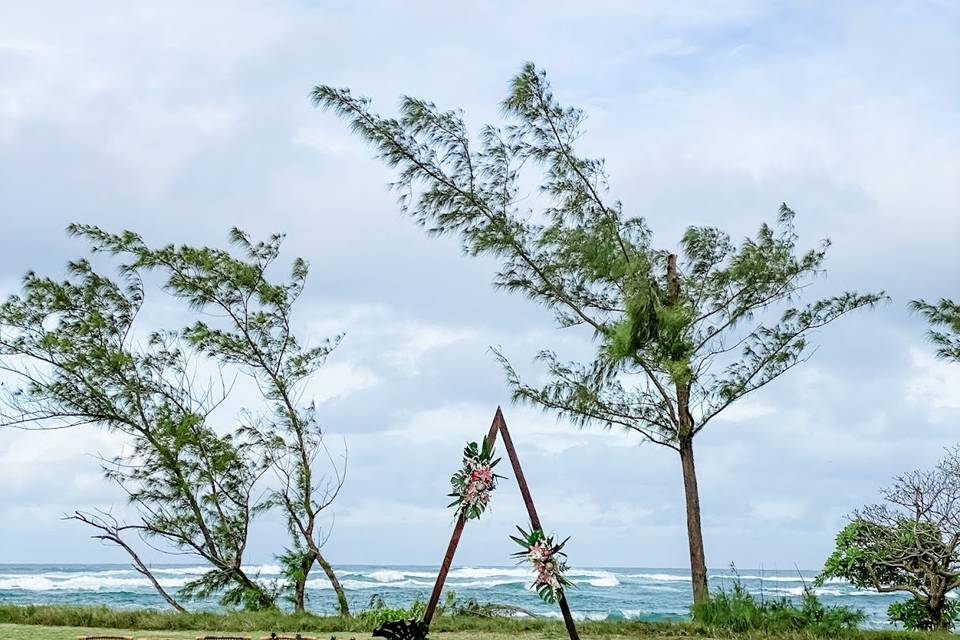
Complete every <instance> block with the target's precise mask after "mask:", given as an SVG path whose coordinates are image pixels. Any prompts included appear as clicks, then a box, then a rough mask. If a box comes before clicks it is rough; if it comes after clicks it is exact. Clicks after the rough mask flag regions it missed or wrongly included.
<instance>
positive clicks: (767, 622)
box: [690, 576, 866, 637]
mask: <svg viewBox="0 0 960 640" xmlns="http://www.w3.org/2000/svg"><path fill="white" fill-rule="evenodd" d="M690 611H691V613H692V615H693V620H694V622H696V623H698V624H700V625H703V626H705V627H707V628H715V629H726V630H729V631H736V632H745V631H761V632H765V633H786V632H798V631H804V632H810V633H811V634H813V635H817V636H826V637H836V636H839V635H842V634H844V633H847V632H850V631H853V630H855V629H857V628H858V627H859V626H860V625H861V624H862V623H863V621H864V620H865V619H866V615H865V614H864V613H863V611H862V610H860V609H852V608H850V607H839V606H838V607H827V606H824V605H823V603H822V602H820V600H819V598H817V596H816V594H814V593H813V591H812V590H810V589H808V588H807V587H806V586H804V590H803V595H802V597H801V599H800V602H799V604H797V603H795V602H793V601H792V600H790V599H788V598H774V599H770V600H766V599H757V598H756V597H755V596H754V595H753V594H751V593H750V592H748V591H747V590H746V588H745V587H744V586H743V583H742V582H741V581H740V577H739V576H737V577H735V578H734V581H733V588H732V589H730V590H729V591H728V590H727V589H724V588H723V587H721V588H720V589H718V590H717V591H715V592H714V593H713V595H712V596H711V598H710V600H708V601H707V602H701V603H697V604H694V605H693V606H692V607H691V609H690Z"/></svg>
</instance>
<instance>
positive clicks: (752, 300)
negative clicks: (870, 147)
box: [312, 64, 884, 598]
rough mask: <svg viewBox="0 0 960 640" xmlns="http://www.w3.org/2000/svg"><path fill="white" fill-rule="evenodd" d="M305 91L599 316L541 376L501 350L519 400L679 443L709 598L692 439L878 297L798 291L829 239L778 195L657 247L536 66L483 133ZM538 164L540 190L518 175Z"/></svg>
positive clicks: (558, 300)
mask: <svg viewBox="0 0 960 640" xmlns="http://www.w3.org/2000/svg"><path fill="white" fill-rule="evenodd" d="M312 96H313V100H314V102H315V103H316V104H317V105H319V106H322V107H325V108H328V109H331V110H333V111H335V112H336V113H337V114H338V115H340V116H341V117H343V118H344V119H346V120H348V121H349V123H350V124H351V126H352V127H353V130H354V131H355V132H356V133H357V134H358V135H359V136H360V137H362V138H364V139H365V140H367V141H368V142H369V143H371V144H372V145H373V147H374V148H375V149H376V150H377V153H378V155H379V156H380V158H381V159H382V160H383V161H384V162H385V163H386V164H387V165H388V166H390V167H392V168H394V169H395V170H396V180H395V181H394V182H393V183H392V187H393V189H394V190H395V191H396V192H397V195H398V200H399V205H400V207H401V209H402V210H403V211H404V212H405V213H406V214H408V215H409V216H411V217H412V218H413V219H414V220H415V221H416V222H417V223H419V224H420V225H422V226H424V227H425V228H426V229H427V230H428V231H429V232H430V233H435V234H446V235H454V236H456V237H458V238H459V240H460V242H461V243H462V246H463V249H464V250H465V252H467V253H468V254H470V255H488V256H493V257H495V258H496V259H497V261H498V262H499V265H500V268H499V271H498V272H497V274H496V276H495V277H494V284H495V285H496V286H498V287H501V288H504V289H507V290H509V291H514V292H518V293H521V294H523V295H525V296H527V297H528V298H530V299H531V300H533V301H535V302H537V303H539V304H542V305H544V306H545V307H547V308H548V309H550V310H551V311H552V312H553V315H554V318H555V320H556V322H557V324H558V325H559V326H560V327H586V328H588V329H589V330H590V332H591V333H592V334H593V337H594V339H595V342H596V343H597V346H596V353H595V356H594V357H593V358H592V359H591V360H590V361H588V362H566V361H564V360H563V359H561V358H560V357H559V356H558V355H557V354H556V353H554V352H553V351H550V350H544V351H542V352H541V353H540V355H539V359H540V360H541V361H542V362H543V363H544V365H545V366H546V368H547V371H548V380H547V381H546V383H545V384H541V385H536V386H534V385H531V384H528V383H526V382H524V381H523V380H522V379H521V377H520V375H519V374H518V373H517V372H516V370H515V369H514V367H513V366H512V365H511V364H510V362H509V361H508V360H507V358H506V357H505V356H504V355H503V354H501V353H499V352H498V353H497V355H498V356H499V357H500V360H501V362H502V364H503V366H504V368H505V371H506V375H507V378H508V380H509V382H510V383H511V384H512V386H513V389H514V395H515V397H516V398H517V399H519V400H523V401H529V402H532V403H534V404H537V405H539V406H541V407H543V408H545V409H549V410H552V411H554V412H556V413H558V414H559V415H562V416H565V417H567V418H569V419H571V420H572V421H574V422H575V423H577V424H579V425H587V424H598V425H601V426H603V427H607V428H611V427H622V428H625V429H628V430H632V431H635V432H637V433H639V434H640V435H641V436H643V437H644V438H646V439H647V440H649V441H651V442H654V443H657V444H660V445H663V446H666V447H669V448H671V449H674V450H676V451H677V452H678V453H679V454H680V457H681V459H682V460H683V461H684V465H683V468H684V479H685V490H686V492H687V496H686V502H687V505H688V506H690V507H691V509H692V512H691V511H689V510H688V518H689V520H688V522H689V523H690V526H689V528H688V532H689V533H690V535H691V556H692V558H694V559H693V560H692V564H693V565H695V568H694V575H693V577H694V581H693V584H694V591H695V596H696V597H697V598H705V597H707V583H706V565H705V562H704V560H703V557H702V556H703V554H702V544H701V542H700V539H699V537H700V534H699V529H700V527H699V497H698V494H697V486H696V479H695V470H694V464H693V449H692V440H693V438H694V437H695V436H696V435H697V434H698V433H699V432H700V431H701V430H702V429H703V428H704V427H705V426H706V425H707V424H708V423H709V422H710V421H711V420H712V419H713V418H715V417H716V416H717V415H718V414H720V413H721V412H722V411H724V410H725V409H726V408H727V407H729V406H730V405H731V404H732V403H734V402H736V401H737V400H738V399H740V398H742V397H744V396H745V395H747V394H749V393H751V392H753V391H756V390H758V389H760V388H762V387H764V386H765V385H767V384H769V383H770V382H772V381H773V380H775V379H776V378H778V377H779V376H781V375H782V374H784V373H785V372H787V371H788V370H790V369H792V368H793V367H795V366H796V365H798V364H800V363H801V362H803V361H804V360H805V359H806V358H808V357H809V355H810V354H811V353H812V344H811V341H810V336H811V335H812V334H813V333H814V332H815V331H816V330H817V329H820V328H822V327H824V326H826V325H827V324H830V323H831V322H833V321H834V320H836V319H838V318H840V317H841V316H843V315H845V314H847V313H849V312H851V311H853V310H855V309H859V308H862V307H869V306H872V305H875V304H877V303H878V302H880V301H881V300H883V299H884V295H883V294H882V293H869V294H860V293H855V292H846V293H842V294H840V295H836V296H833V297H827V298H823V299H820V300H815V301H812V302H806V303H803V302H802V301H801V298H802V293H803V292H804V290H805V289H806V288H807V287H808V286H809V285H811V284H812V283H813V282H814V280H815V279H816V277H817V276H818V275H819V274H820V273H821V271H822V269H823V264H824V261H825V258H826V252H827V248H828V246H829V243H828V242H826V241H824V242H822V243H821V244H820V245H819V246H817V247H816V248H813V249H807V250H803V249H801V248H800V247H799V246H798V237H797V234H796V232H795V229H794V218H795V215H794V212H793V211H792V210H791V209H790V208H789V207H787V206H786V205H782V206H781V207H780V211H779V215H778V216H777V220H776V222H775V223H774V224H772V225H766V224H765V225H762V226H761V227H760V229H759V231H758V232H757V233H756V234H755V236H754V237H751V238H746V239H744V240H743V241H741V242H740V243H735V242H734V241H733V240H732V239H731V238H730V237H729V235H728V234H727V233H725V232H723V231H721V230H720V229H717V228H715V227H710V226H704V227H690V228H689V229H688V230H687V231H686V233H685V234H684V235H683V237H682V238H681V241H680V255H679V258H678V257H677V256H674V255H672V253H671V252H670V251H669V250H666V249H660V248H657V247H655V246H654V244H653V239H652V236H651V233H650V230H649V229H648V227H647V224H646V222H645V221H644V220H643V219H642V218H639V217H632V216H628V215H625V214H624V210H623V205H622V204H621V203H620V202H619V201H617V200H612V199H610V197H609V193H608V182H607V173H606V171H605V169H604V162H603V160H599V159H594V158H587V157H583V156H581V155H579V154H578V153H577V152H576V150H575V143H576V142H577V140H578V139H579V138H580V136H581V135H582V134H583V129H582V125H583V122H584V119H585V116H584V114H583V112H582V111H581V110H579V109H576V108H573V107H564V106H562V105H561V104H560V103H559V102H558V101H557V99H556V98H555V97H554V94H553V91H552V89H551V87H550V84H549V82H548V81H547V78H546V75H545V74H544V73H543V72H542V71H540V70H538V69H536V68H535V67H534V66H533V65H532V64H527V65H525V66H524V67H523V69H522V71H521V72H520V73H519V74H518V75H517V76H516V77H515V78H514V79H513V81H512V83H511V85H510V91H509V95H508V96H507V98H506V100H505V101H504V102H503V103H502V110H503V114H504V116H505V118H506V122H504V123H503V124H502V125H501V126H494V125H487V126H484V127H482V128H481V129H480V130H479V135H478V136H476V138H475V139H474V138H472V137H471V136H470V134H469V132H468V129H467V126H466V124H465V123H464V120H463V117H462V114H461V113H460V112H458V111H443V110H441V109H439V108H438V107H437V106H436V105H434V104H433V103H431V102H428V101H425V100H421V99H417V98H411V97H404V98H403V99H402V101H401V104H400V115H399V117H397V118H390V117H384V116H381V115H378V114H377V113H375V112H374V111H372V110H371V108H370V101H369V100H368V99H366V98H361V97H357V96H354V95H353V94H352V93H351V92H350V91H349V90H348V89H337V88H334V87H330V86H318V87H315V88H314V90H313V94H312ZM537 171H539V175H536V176H534V177H531V176H530V175H529V173H530V172H537ZM534 180H538V181H539V191H538V193H537V194H536V195H535V196H534V197H531V196H530V194H529V193H528V189H527V188H526V187H525V185H528V184H531V183H532V182H533V181H534Z"/></svg>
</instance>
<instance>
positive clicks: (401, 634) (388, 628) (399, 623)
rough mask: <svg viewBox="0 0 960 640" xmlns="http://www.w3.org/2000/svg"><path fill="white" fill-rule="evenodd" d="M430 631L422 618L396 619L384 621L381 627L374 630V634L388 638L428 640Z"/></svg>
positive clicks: (394, 639) (391, 639)
mask: <svg viewBox="0 0 960 640" xmlns="http://www.w3.org/2000/svg"><path fill="white" fill-rule="evenodd" d="M429 631H430V627H428V626H427V624H426V623H425V622H421V621H420V620H395V621H393V622H384V623H383V625H382V626H381V627H380V628H379V629H376V630H374V632H373V636H374V637H375V638H387V640H427V633H429Z"/></svg>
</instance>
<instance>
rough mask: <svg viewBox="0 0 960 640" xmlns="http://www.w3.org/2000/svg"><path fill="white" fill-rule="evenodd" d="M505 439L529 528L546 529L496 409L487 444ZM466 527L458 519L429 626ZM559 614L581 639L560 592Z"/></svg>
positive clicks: (426, 620)
mask: <svg viewBox="0 0 960 640" xmlns="http://www.w3.org/2000/svg"><path fill="white" fill-rule="evenodd" d="M498 431H499V432H500V436H501V437H502V438H503V446H504V448H505V449H506V450H507V457H509V458H510V466H511V467H513V475H514V476H515V477H516V479H517V484H518V485H519V486H520V495H521V496H522V497H523V503H524V505H525V506H526V507H527V515H529V517H530V526H532V527H533V528H534V529H540V530H541V531H542V530H543V526H542V525H541V524H540V516H539V515H537V508H536V506H534V504H533V497H532V496H531V495H530V487H529V486H528V485H527V479H526V477H525V476H524V475H523V469H522V468H521V467H520V458H519V457H517V450H516V449H515V448H514V446H513V439H512V438H511V437H510V432H509V431H508V430H507V422H506V420H504V419H503V412H502V411H501V410H500V407H497V413H496V414H495V415H494V416H493V424H491V425H490V431H489V433H487V441H488V442H489V443H490V446H491V447H492V446H493V444H494V442H496V439H497V432H498ZM465 524H466V520H464V518H463V516H460V517H458V518H457V524H456V525H455V526H454V528H453V535H452V536H451V537H450V544H449V545H447V553H446V554H445V555H444V556H443V563H442V564H441V565H440V573H439V575H438V576H437V583H436V584H435V585H434V586H433V593H432V594H430V602H429V603H428V604H427V612H426V613H425V614H424V616H423V621H424V623H426V625H427V626H428V627H429V626H430V621H431V620H432V619H433V614H434V612H435V611H436V609H437V604H438V603H439V602H440V593H441V591H443V583H444V582H445V581H446V579H447V574H448V573H449V572H450V565H451V564H453V556H454V555H455V554H456V552H457V545H458V544H459V543H460V536H461V535H462V534H463V527H464V525H465ZM559 604H560V612H561V613H562V614H563V622H564V624H565V625H566V627H567V635H569V636H570V640H580V635H579V634H578V633H577V625H576V624H575V623H574V621H573V614H572V613H570V605H569V604H568V603H567V596H566V594H565V593H563V592H561V593H560V603H559Z"/></svg>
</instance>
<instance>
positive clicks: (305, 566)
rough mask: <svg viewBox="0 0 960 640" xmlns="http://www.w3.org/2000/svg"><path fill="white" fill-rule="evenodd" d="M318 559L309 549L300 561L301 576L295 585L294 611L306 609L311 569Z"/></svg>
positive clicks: (301, 611) (300, 611) (298, 611)
mask: <svg viewBox="0 0 960 640" xmlns="http://www.w3.org/2000/svg"><path fill="white" fill-rule="evenodd" d="M316 559H317V558H316V555H314V553H313V552H312V551H307V552H306V553H304V554H303V559H302V560H301V561H300V576H301V577H300V578H299V579H298V580H297V582H296V584H294V585H293V611H294V612H295V613H303V612H304V611H306V604H307V578H309V577H310V569H312V568H313V563H314V561H315V560H316Z"/></svg>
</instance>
